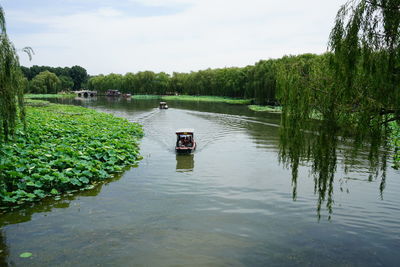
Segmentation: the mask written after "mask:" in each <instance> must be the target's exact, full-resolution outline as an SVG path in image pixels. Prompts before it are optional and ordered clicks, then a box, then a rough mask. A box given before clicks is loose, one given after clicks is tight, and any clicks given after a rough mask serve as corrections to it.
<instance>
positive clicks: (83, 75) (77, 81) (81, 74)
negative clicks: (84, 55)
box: [69, 66, 88, 91]
mask: <svg viewBox="0 0 400 267" xmlns="http://www.w3.org/2000/svg"><path fill="white" fill-rule="evenodd" d="M69 76H70V77H71V79H72V80H73V82H74V87H73V88H72V89H73V90H74V91H77V90H80V89H82V87H83V84H84V83H85V82H86V81H87V79H88V74H87V72H86V70H85V69H84V68H82V67H81V66H73V67H71V69H70V70H69Z"/></svg>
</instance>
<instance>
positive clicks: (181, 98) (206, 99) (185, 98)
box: [162, 95, 251, 105]
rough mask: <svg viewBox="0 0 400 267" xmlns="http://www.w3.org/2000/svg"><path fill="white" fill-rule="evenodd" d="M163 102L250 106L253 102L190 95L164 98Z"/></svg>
mask: <svg viewBox="0 0 400 267" xmlns="http://www.w3.org/2000/svg"><path fill="white" fill-rule="evenodd" d="M162 99H163V100H179V101H199V102H220V103H227V104H239V105H248V104H250V102H251V100H248V99H234V98H229V97H219V96H190V95H177V96H163V97H162Z"/></svg>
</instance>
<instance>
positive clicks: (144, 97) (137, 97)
mask: <svg viewBox="0 0 400 267" xmlns="http://www.w3.org/2000/svg"><path fill="white" fill-rule="evenodd" d="M132 98H133V99H161V96H160V95H133V96H132Z"/></svg>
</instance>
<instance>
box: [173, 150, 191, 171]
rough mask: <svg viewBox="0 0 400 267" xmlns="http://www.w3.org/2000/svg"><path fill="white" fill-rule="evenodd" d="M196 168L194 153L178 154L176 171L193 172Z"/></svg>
mask: <svg viewBox="0 0 400 267" xmlns="http://www.w3.org/2000/svg"><path fill="white" fill-rule="evenodd" d="M193 169H194V154H186V155H185V154H176V171H177V172H192V171H193Z"/></svg>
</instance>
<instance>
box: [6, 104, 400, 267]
mask: <svg viewBox="0 0 400 267" xmlns="http://www.w3.org/2000/svg"><path fill="white" fill-rule="evenodd" d="M62 101H63V102H68V103H69V102H72V103H73V104H77V105H83V106H89V107H92V108H95V109H97V110H100V111H105V112H110V113H113V114H115V115H116V116H120V117H124V118H127V119H128V120H130V121H133V122H139V123H140V124H142V125H143V127H144V130H145V137H144V138H143V139H142V141H141V146H140V147H141V154H142V156H143V160H141V161H140V163H139V165H138V167H135V168H129V169H127V170H126V171H125V172H124V173H123V174H121V175H120V176H118V177H115V179H113V180H110V181H109V182H108V183H105V184H103V185H99V186H97V187H96V188H94V189H93V190H89V191H83V192H80V193H77V194H74V195H69V196H63V197H62V198H61V199H60V200H58V201H55V200H51V199H47V200H44V201H42V202H40V203H38V204H35V205H34V206H33V207H29V208H26V209H20V210H17V211H14V212H10V213H8V214H5V215H0V216H1V217H0V227H1V228H0V250H1V252H0V265H4V266H7V265H9V266H299V265H301V266H398V265H399V264H400V254H399V253H398V252H399V251H400V223H399V220H400V206H399V204H400V195H399V192H400V172H399V171H396V170H393V169H391V168H390V167H389V168H388V169H387V172H386V179H385V180H384V181H382V180H381V179H380V178H376V179H370V178H369V176H370V172H371V171H370V168H369V165H368V161H367V160H366V159H365V158H364V157H360V158H357V159H356V162H357V164H356V165H355V166H354V167H353V168H352V169H351V170H350V171H347V172H345V171H344V166H342V165H341V163H340V153H339V154H338V158H339V162H338V165H337V170H336V173H335V178H334V181H333V183H332V190H331V192H329V199H330V200H332V202H330V201H327V199H328V198H326V199H325V201H324V200H322V201H321V196H320V195H319V194H318V193H317V192H316V191H315V182H316V181H315V179H314V176H313V175H312V174H311V172H310V167H309V166H307V165H308V164H302V165H301V166H300V169H299V176H298V178H297V182H296V184H294V183H293V181H292V175H291V170H290V169H286V168H284V167H283V166H282V164H280V162H279V156H278V153H279V122H280V115H279V114H271V113H256V112H252V111H250V110H248V109H247V107H245V106H236V105H228V104H216V103H197V102H171V101H170V102H168V104H169V106H170V109H168V110H159V109H158V108H157V106H158V101H156V100H130V101H129V100H126V99H112V98H111V99H107V98H97V99H96V100H91V101H90V100H62ZM178 128H194V129H195V138H196V140H197V144H198V149H197V150H196V151H195V153H193V154H192V155H177V154H176V153H175V151H174V144H175V140H176V139H175V138H176V137H175V130H176V129H178ZM310 138H312V137H310ZM389 165H390V164H389ZM383 182H384V183H383ZM383 184H384V186H383ZM382 187H384V189H382ZM294 189H295V194H294ZM328 202H329V203H328ZM23 252H31V253H32V254H33V256H32V257H31V258H27V259H24V258H20V257H19V255H20V254H21V253H23Z"/></svg>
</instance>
